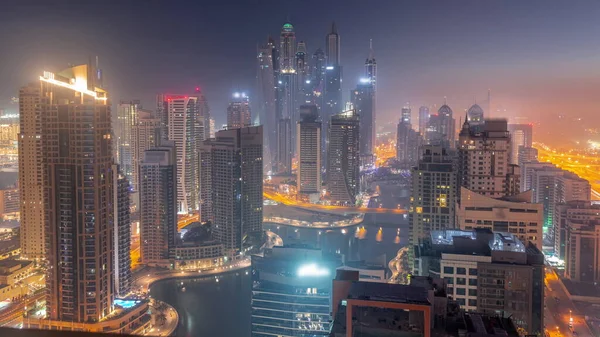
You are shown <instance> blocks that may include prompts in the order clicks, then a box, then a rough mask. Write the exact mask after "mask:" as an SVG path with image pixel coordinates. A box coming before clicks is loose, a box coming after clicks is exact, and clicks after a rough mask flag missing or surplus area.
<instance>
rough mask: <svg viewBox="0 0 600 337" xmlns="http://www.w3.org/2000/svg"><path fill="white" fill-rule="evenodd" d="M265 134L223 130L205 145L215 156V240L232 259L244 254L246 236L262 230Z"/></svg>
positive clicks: (256, 128)
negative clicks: (238, 254)
mask: <svg viewBox="0 0 600 337" xmlns="http://www.w3.org/2000/svg"><path fill="white" fill-rule="evenodd" d="M262 130H263V127H262V126H252V127H246V128H241V129H231V130H222V131H218V132H217V133H216V137H215V139H211V140H209V141H206V142H205V147H209V149H205V150H203V152H205V151H208V150H210V152H211V158H210V161H211V186H210V187H211V191H210V193H211V203H212V215H211V217H212V218H213V227H212V228H213V237H214V239H216V240H217V241H219V242H221V243H222V244H223V246H224V248H225V251H226V252H227V254H228V255H234V254H236V253H238V252H240V251H241V250H242V244H243V238H244V236H246V235H247V234H251V233H257V232H260V231H261V230H262V219H263V208H262V207H263V188H262V187H263V171H262V165H263V163H262V146H263V143H262V141H263V133H262ZM206 187H208V186H206Z"/></svg>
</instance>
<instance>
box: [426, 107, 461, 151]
mask: <svg viewBox="0 0 600 337" xmlns="http://www.w3.org/2000/svg"><path fill="white" fill-rule="evenodd" d="M455 122H456V121H455V119H454V117H453V112H452V109H451V108H450V107H449V106H448V105H446V104H445V103H444V105H442V106H441V107H440V108H439V109H438V112H437V114H431V115H429V121H428V123H427V132H426V137H425V138H426V140H427V144H433V145H437V144H441V145H443V146H445V147H447V148H449V149H454V148H455V147H456V126H455Z"/></svg>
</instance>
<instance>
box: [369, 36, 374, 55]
mask: <svg viewBox="0 0 600 337" xmlns="http://www.w3.org/2000/svg"><path fill="white" fill-rule="evenodd" d="M373 59H375V53H374V52H373V39H369V60H373Z"/></svg>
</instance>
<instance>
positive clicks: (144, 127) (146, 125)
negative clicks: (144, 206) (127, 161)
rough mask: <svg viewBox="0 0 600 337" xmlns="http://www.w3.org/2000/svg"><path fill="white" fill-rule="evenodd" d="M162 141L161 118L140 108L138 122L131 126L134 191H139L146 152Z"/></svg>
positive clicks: (132, 181)
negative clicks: (141, 166)
mask: <svg viewBox="0 0 600 337" xmlns="http://www.w3.org/2000/svg"><path fill="white" fill-rule="evenodd" d="M159 143H160V120H159V119H157V118H154V116H153V115H152V113H151V112H149V111H145V110H141V109H140V110H138V118H137V122H136V123H135V124H134V125H133V126H132V127H131V145H132V146H131V158H132V160H131V161H132V164H133V176H132V178H131V186H132V187H133V191H136V192H139V182H140V180H139V179H140V163H141V162H142V159H143V158H144V152H146V150H148V149H151V148H153V147H156V146H158V145H159Z"/></svg>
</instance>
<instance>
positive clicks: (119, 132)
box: [114, 100, 140, 180]
mask: <svg viewBox="0 0 600 337" xmlns="http://www.w3.org/2000/svg"><path fill="white" fill-rule="evenodd" d="M139 108H140V101H139V100H135V101H131V102H121V103H119V105H118V106H117V116H116V117H117V120H116V123H115V124H114V135H115V138H116V139H115V140H116V144H115V145H116V149H115V150H116V157H115V158H116V160H117V163H119V166H120V168H121V172H122V173H123V174H124V175H125V177H127V179H129V180H131V178H132V176H133V158H132V148H131V146H132V140H131V128H132V126H133V125H135V124H136V123H137V119H138V110H139Z"/></svg>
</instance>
